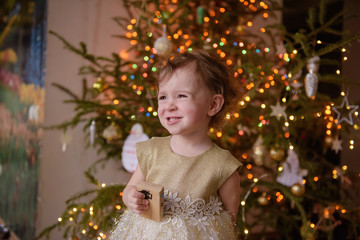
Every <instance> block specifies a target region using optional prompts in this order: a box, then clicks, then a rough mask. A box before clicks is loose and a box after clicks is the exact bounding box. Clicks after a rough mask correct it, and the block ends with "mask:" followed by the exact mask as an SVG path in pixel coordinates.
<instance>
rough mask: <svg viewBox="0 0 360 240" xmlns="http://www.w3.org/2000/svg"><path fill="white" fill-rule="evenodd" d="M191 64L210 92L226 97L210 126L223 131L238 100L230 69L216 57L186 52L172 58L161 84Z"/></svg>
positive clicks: (166, 66)
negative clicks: (228, 112)
mask: <svg viewBox="0 0 360 240" xmlns="http://www.w3.org/2000/svg"><path fill="white" fill-rule="evenodd" d="M189 64H194V66H195V67H194V72H195V74H196V77H197V79H199V80H201V81H202V82H203V83H204V84H205V86H206V87H207V89H208V90H210V92H212V93H215V94H221V95H222V96H223V97H224V104H223V106H222V108H221V110H220V111H219V112H218V113H217V114H216V115H214V116H213V117H212V119H211V121H210V124H209V127H213V128H217V129H221V128H222V127H223V126H224V123H225V115H226V113H227V111H229V110H230V108H231V106H232V105H233V103H234V100H235V99H236V94H235V92H234V90H233V88H232V87H231V81H230V77H229V72H228V69H227V68H226V67H225V66H224V65H222V64H221V63H220V62H219V61H217V60H216V59H215V58H214V57H212V56H210V55H209V54H208V53H207V52H204V51H195V52H193V53H189V52H184V53H181V54H178V55H175V56H172V57H170V58H169V59H168V60H167V62H166V63H165V64H164V65H163V67H162V69H161V71H160V76H159V84H160V83H161V82H162V81H167V80H169V79H170V78H171V77H172V75H173V74H174V72H175V71H176V70H177V69H180V68H183V67H185V66H188V65H189Z"/></svg>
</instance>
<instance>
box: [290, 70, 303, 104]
mask: <svg viewBox="0 0 360 240" xmlns="http://www.w3.org/2000/svg"><path fill="white" fill-rule="evenodd" d="M301 74H302V70H300V71H299V72H297V73H296V74H295V75H294V76H292V77H291V79H290V86H291V87H292V88H293V90H292V94H293V96H292V100H298V99H299V95H298V94H299V93H300V92H301V88H302V86H303V85H304V84H302V83H301V82H300V81H299V79H300V77H301Z"/></svg>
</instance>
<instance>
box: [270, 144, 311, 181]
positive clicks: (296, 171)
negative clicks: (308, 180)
mask: <svg viewBox="0 0 360 240" xmlns="http://www.w3.org/2000/svg"><path fill="white" fill-rule="evenodd" d="M307 174H308V172H307V170H306V169H301V168H300V164H299V158H298V156H297V154H296V152H295V151H294V150H291V149H289V150H288V156H287V158H286V161H285V162H284V163H283V170H282V172H281V173H280V174H279V175H278V177H277V178H276V181H277V182H279V183H281V184H283V185H285V186H288V187H291V186H292V185H294V184H295V183H297V182H302V180H303V177H304V176H306V175H307Z"/></svg>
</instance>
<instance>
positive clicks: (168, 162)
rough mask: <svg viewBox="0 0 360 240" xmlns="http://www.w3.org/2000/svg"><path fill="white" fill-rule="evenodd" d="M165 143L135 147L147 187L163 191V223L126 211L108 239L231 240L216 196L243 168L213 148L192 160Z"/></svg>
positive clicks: (230, 229)
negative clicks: (158, 186) (237, 171)
mask: <svg viewBox="0 0 360 240" xmlns="http://www.w3.org/2000/svg"><path fill="white" fill-rule="evenodd" d="M170 138H171V137H170V136H169V137H156V138H152V139H150V140H147V141H145V142H140V143H137V145H136V151H137V158H138V161H139V166H140V169H141V171H142V173H143V175H144V176H145V178H146V181H147V182H152V183H156V184H161V185H162V186H164V190H165V191H164V198H165V203H164V206H165V211H164V217H163V219H162V221H160V222H156V221H152V220H149V219H146V218H143V217H140V216H139V215H138V214H136V213H133V212H132V211H130V210H127V211H125V212H124V213H123V214H122V216H121V217H120V218H119V220H118V221H117V223H116V226H115V228H114V230H113V231H112V233H111V235H110V239H111V240H115V239H116V240H125V239H126V240H130V239H136V240H140V239H144V240H145V239H146V240H155V239H189V240H193V239H213V240H216V239H226V240H232V239H236V236H235V232H234V227H233V225H232V222H231V216H230V214H229V213H228V212H227V211H226V210H224V209H223V206H222V202H221V200H220V197H219V195H218V193H217V191H218V189H219V188H220V186H221V185H222V184H223V183H224V182H225V181H226V180H227V179H228V177H230V175H231V174H233V173H234V172H235V171H236V170H237V169H239V167H240V166H241V165H242V164H241V163H240V162H239V161H238V160H237V159H236V158H235V157H233V156H232V155H231V154H230V152H229V151H227V150H223V149H221V148H220V147H218V146H217V145H216V144H213V145H212V147H211V148H209V149H208V150H206V151H205V152H203V153H202V154H200V155H198V156H195V157H185V156H182V155H179V154H176V153H174V152H173V151H172V150H171V148H170Z"/></svg>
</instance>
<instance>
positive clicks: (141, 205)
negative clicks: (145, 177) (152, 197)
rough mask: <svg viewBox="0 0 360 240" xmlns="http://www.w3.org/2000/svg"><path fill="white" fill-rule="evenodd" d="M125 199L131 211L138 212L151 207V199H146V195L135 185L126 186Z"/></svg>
mask: <svg viewBox="0 0 360 240" xmlns="http://www.w3.org/2000/svg"><path fill="white" fill-rule="evenodd" d="M123 201H124V203H125V205H126V206H127V207H128V208H129V209H130V210H131V211H133V212H135V213H138V214H140V213H142V212H143V211H144V210H146V209H147V208H148V207H149V200H146V199H145V195H144V194H142V193H141V192H138V191H137V190H136V186H134V185H128V186H126V188H125V189H124V192H123Z"/></svg>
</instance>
